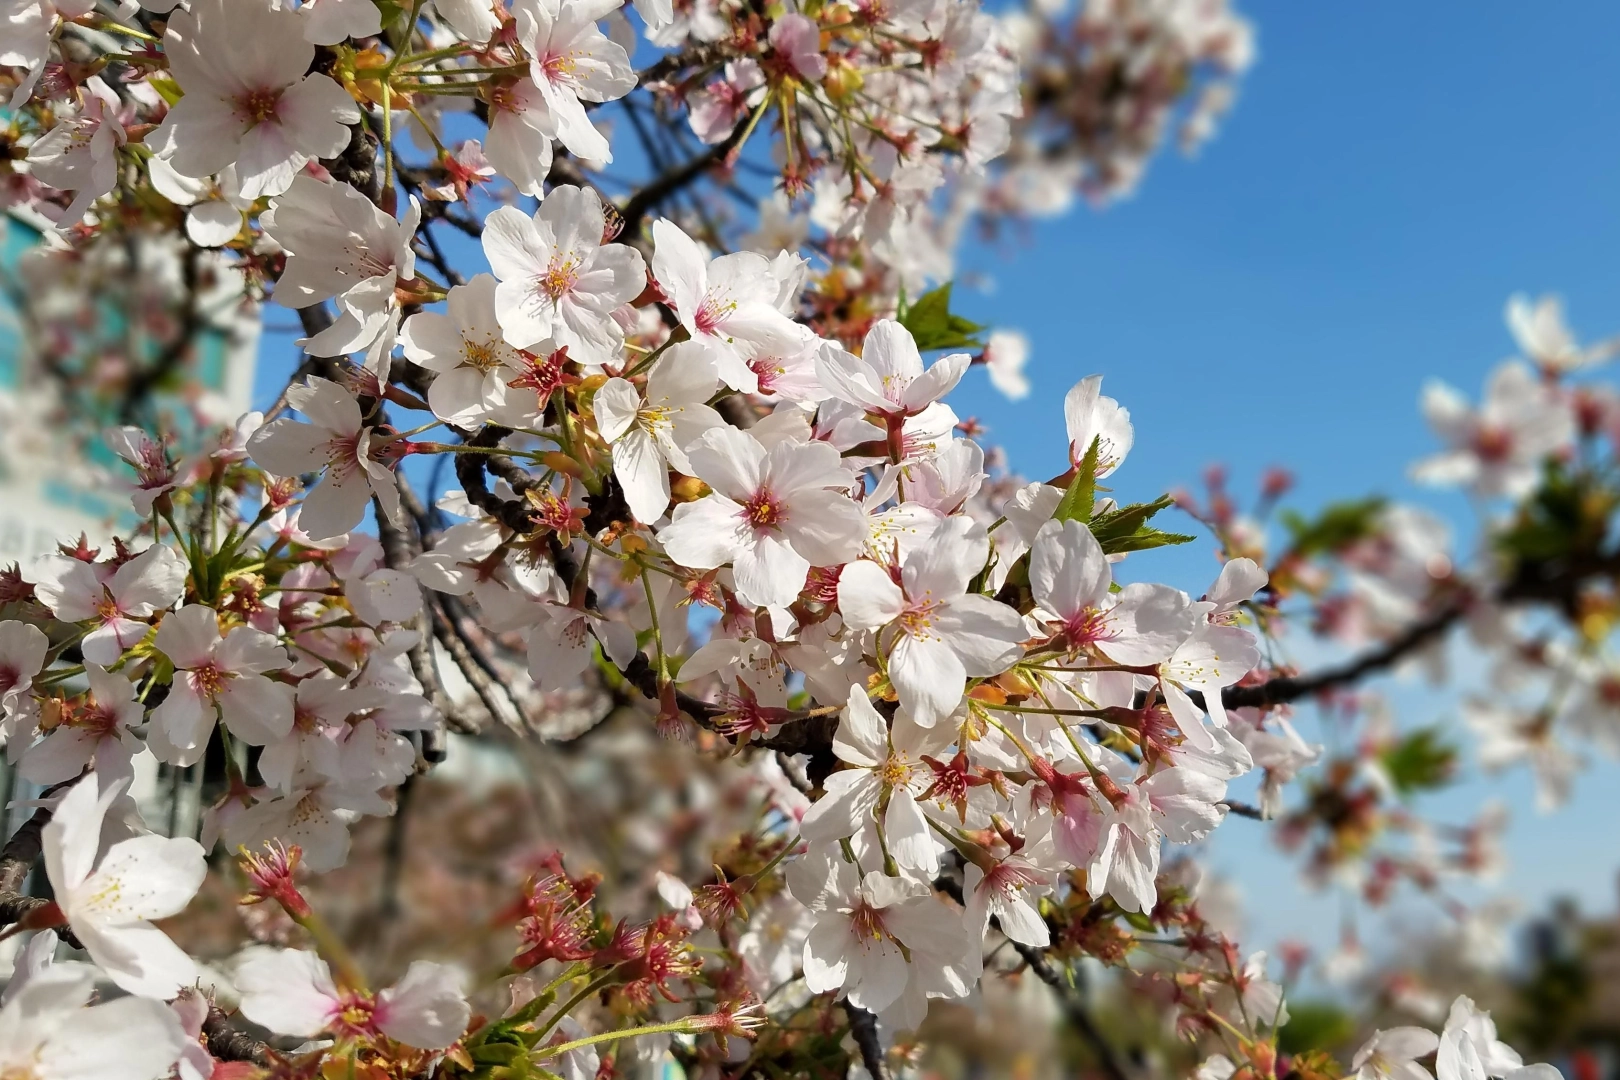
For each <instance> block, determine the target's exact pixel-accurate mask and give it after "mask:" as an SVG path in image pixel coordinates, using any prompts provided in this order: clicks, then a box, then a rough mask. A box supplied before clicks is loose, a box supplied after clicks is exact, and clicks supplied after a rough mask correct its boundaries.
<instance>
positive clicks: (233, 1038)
mask: <svg viewBox="0 0 1620 1080" xmlns="http://www.w3.org/2000/svg"><path fill="white" fill-rule="evenodd" d="M202 1037H203V1043H204V1045H206V1046H207V1047H208V1052H209V1053H210V1054H213V1055H214V1056H215V1057H217V1058H219V1059H220V1060H221V1061H251V1062H253V1063H254V1064H255V1065H261V1066H263V1067H265V1068H270V1067H271V1064H272V1062H273V1061H274V1055H273V1053H272V1051H271V1049H270V1047H269V1045H268V1044H267V1043H263V1042H260V1041H259V1040H258V1039H255V1038H254V1037H253V1036H251V1035H249V1034H247V1033H246V1032H242V1031H238V1030H236V1029H235V1028H233V1027H232V1026H231V1020H230V1017H228V1016H226V1015H225V1011H224V1010H223V1009H221V1008H220V1007H219V1006H217V1005H210V1006H208V1016H207V1017H206V1018H205V1019H204V1020H203V1026H202Z"/></svg>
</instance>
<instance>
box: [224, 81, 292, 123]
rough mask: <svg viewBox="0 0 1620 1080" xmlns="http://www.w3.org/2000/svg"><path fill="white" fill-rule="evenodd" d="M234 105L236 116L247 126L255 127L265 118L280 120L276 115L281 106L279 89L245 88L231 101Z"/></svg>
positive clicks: (265, 119)
mask: <svg viewBox="0 0 1620 1080" xmlns="http://www.w3.org/2000/svg"><path fill="white" fill-rule="evenodd" d="M232 104H233V106H234V107H235V112H236V118H237V119H238V120H243V121H245V122H246V123H247V125H248V126H249V127H257V126H258V125H260V124H262V123H264V122H265V121H267V120H273V121H277V122H279V121H280V119H281V118H280V117H279V116H277V115H276V113H277V111H278V110H279V109H280V108H281V90H279V89H271V88H268V87H267V88H264V89H259V90H247V91H244V92H243V93H242V94H240V95H238V96H237V98H236V100H235V101H234V102H233V103H232Z"/></svg>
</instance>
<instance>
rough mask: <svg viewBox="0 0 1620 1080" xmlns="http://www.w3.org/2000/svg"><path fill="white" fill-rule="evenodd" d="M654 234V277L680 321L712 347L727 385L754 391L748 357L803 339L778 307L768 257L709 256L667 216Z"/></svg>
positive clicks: (788, 348) (783, 350)
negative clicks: (712, 257)
mask: <svg viewBox="0 0 1620 1080" xmlns="http://www.w3.org/2000/svg"><path fill="white" fill-rule="evenodd" d="M652 234H653V277H654V278H655V279H656V280H657V282H658V287H659V288H660V289H662V290H663V291H664V295H665V296H667V297H668V298H669V302H670V306H671V307H672V308H674V309H675V314H676V315H677V316H678V317H679V318H680V320H681V325H682V326H684V327H686V332H687V333H688V334H690V335H691V340H693V341H696V342H701V343H702V344H703V345H704V346H705V347H706V348H707V349H708V350H709V355H710V356H711V357H713V359H714V363H715V367H716V369H717V370H718V371H719V374H720V378H721V380H722V381H724V382H725V384H726V385H727V386H729V387H731V388H732V389H733V390H741V391H743V392H745V393H750V394H751V393H754V392H756V391H757V390H758V389H759V376H758V375H757V374H756V373H755V372H754V370H753V369H752V368H750V367H749V366H748V357H750V356H754V355H768V356H780V355H784V354H787V353H790V352H792V351H793V350H795V349H796V348H797V347H798V345H799V343H800V341H801V338H800V328H799V327H797V326H795V325H794V324H793V322H792V321H791V320H789V319H788V317H787V316H786V315H783V314H782V313H781V312H780V311H779V310H777V308H776V294H777V283H776V279H775V277H773V276H772V274H771V264H770V262H769V261H767V260H766V258H765V257H764V256H763V255H758V254H755V253H754V252H752V251H739V252H734V253H733V254H730V255H721V256H720V257H718V258H715V259H710V258H709V257H708V256H707V255H706V254H705V253H704V252H703V250H702V249H701V248H699V247H698V245H697V243H696V242H695V241H694V240H693V239H692V238H691V237H689V236H687V235H686V233H685V232H683V231H681V228H680V226H678V225H676V224H675V223H674V222H673V221H670V220H669V219H668V218H659V219H658V220H657V221H655V222H653V227H652Z"/></svg>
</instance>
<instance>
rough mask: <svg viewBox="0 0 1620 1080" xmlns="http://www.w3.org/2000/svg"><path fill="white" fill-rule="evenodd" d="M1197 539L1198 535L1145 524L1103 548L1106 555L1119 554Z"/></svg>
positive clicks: (1187, 542)
mask: <svg viewBox="0 0 1620 1080" xmlns="http://www.w3.org/2000/svg"><path fill="white" fill-rule="evenodd" d="M1196 539H1198V537H1196V536H1192V535H1190V534H1188V533H1173V532H1164V531H1162V530H1159V529H1151V528H1148V527H1146V526H1143V527H1142V528H1140V529H1138V530H1137V531H1136V532H1133V533H1131V534H1130V535H1128V536H1121V537H1117V538H1115V539H1112V540H1109V541H1108V543H1106V544H1103V545H1102V549H1103V554H1104V555H1118V554H1120V553H1122V552H1126V551H1146V550H1148V549H1149V548H1158V547H1174V546H1175V545H1177V544H1190V543H1192V542H1193V541H1194V540H1196Z"/></svg>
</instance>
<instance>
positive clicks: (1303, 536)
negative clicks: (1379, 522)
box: [1278, 496, 1385, 557]
mask: <svg viewBox="0 0 1620 1080" xmlns="http://www.w3.org/2000/svg"><path fill="white" fill-rule="evenodd" d="M1384 505H1385V501H1384V500H1383V499H1382V498H1380V497H1378V496H1373V497H1371V498H1367V499H1357V500H1354V501H1350V502H1340V503H1330V504H1329V505H1328V506H1326V507H1324V508H1323V509H1322V512H1321V513H1320V514H1319V515H1317V517H1316V518H1315V520H1312V519H1310V518H1307V517H1305V516H1304V515H1303V514H1300V513H1298V512H1297V511H1294V510H1285V511H1283V512H1282V513H1281V514H1280V515H1278V516H1279V517H1280V519H1281V520H1282V523H1283V527H1284V528H1286V529H1287V530H1288V534H1289V537H1290V538H1291V539H1292V541H1293V547H1294V550H1295V551H1296V552H1297V553H1298V554H1300V555H1302V556H1305V557H1309V556H1312V555H1320V554H1322V553H1324V552H1329V551H1338V550H1339V549H1341V548H1343V547H1345V546H1346V545H1349V544H1353V543H1355V542H1356V541H1357V540H1361V539H1363V538H1365V537H1367V536H1370V535H1371V534H1372V533H1373V531H1374V522H1375V519H1376V517H1377V516H1378V512H1379V511H1381V510H1382V509H1383V508H1384Z"/></svg>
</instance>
